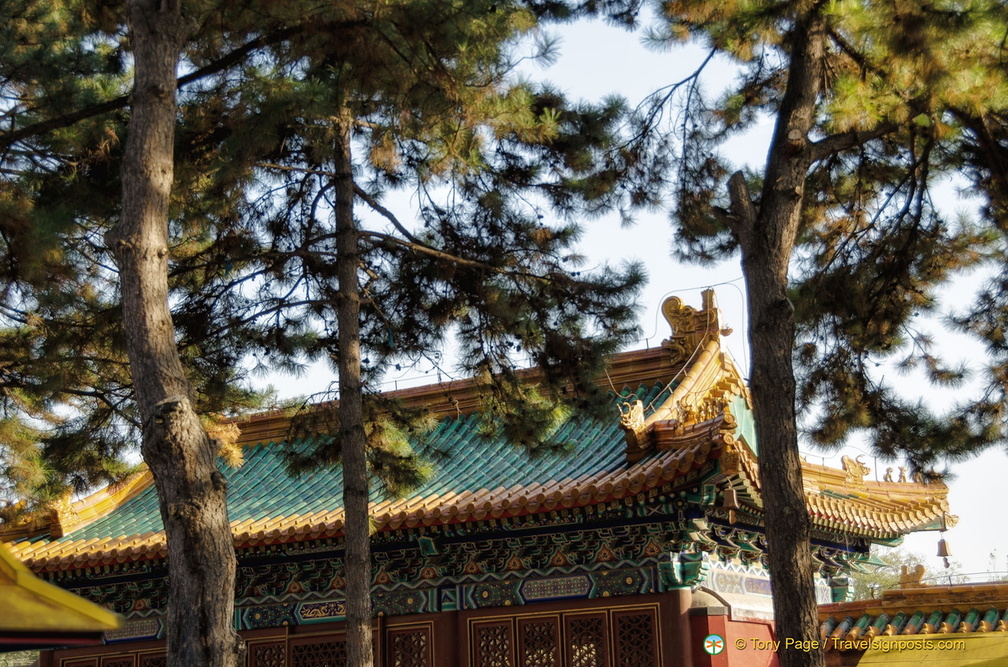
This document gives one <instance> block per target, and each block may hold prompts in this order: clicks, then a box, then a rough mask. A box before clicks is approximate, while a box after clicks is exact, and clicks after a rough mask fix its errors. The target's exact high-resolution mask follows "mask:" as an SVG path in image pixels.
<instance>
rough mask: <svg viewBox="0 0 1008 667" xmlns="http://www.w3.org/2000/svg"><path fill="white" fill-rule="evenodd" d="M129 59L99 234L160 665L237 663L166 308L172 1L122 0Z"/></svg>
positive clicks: (211, 458) (225, 525)
mask: <svg viewBox="0 0 1008 667" xmlns="http://www.w3.org/2000/svg"><path fill="white" fill-rule="evenodd" d="M128 20H129V28H130V41H131V45H132V50H133V56H134V67H135V74H134V77H135V78H134V84H133V93H132V95H131V112H130V122H129V135H128V138H127V141H126V147H125V154H124V157H123V169H122V181H123V194H122V214H121V218H120V221H119V224H118V226H117V227H116V228H115V229H114V230H112V231H111V232H110V233H109V235H108V243H109V246H110V248H111V250H112V252H113V254H114V255H115V258H116V262H117V264H118V265H119V278H120V285H121V291H122V311H123V327H124V330H125V334H126V349H127V352H128V354H129V359H130V368H131V372H132V375H133V387H134V391H135V397H136V401H137V406H138V408H139V411H140V416H141V419H142V424H143V444H142V452H143V456H144V460H145V461H146V462H147V465H148V466H149V467H150V469H151V472H152V473H153V475H154V482H155V485H156V487H157V491H158V502H159V506H160V510H161V518H162V520H163V522H164V527H165V534H166V536H167V541H168V574H169V577H168V579H169V589H168V617H167V644H168V664H170V665H208V666H214V667H216V666H221V667H236V666H237V665H238V663H239V658H240V657H241V651H242V641H241V639H240V638H239V637H238V635H237V633H236V632H235V631H234V628H233V618H234V580H235V552H234V544H233V541H232V538H231V529H230V525H229V521H228V515H227V504H226V489H225V484H224V478H223V476H222V475H221V474H220V473H219V472H218V470H217V465H216V463H217V452H216V448H215V447H214V445H213V443H212V442H211V440H210V438H209V437H208V436H207V434H206V431H204V429H203V427H202V425H201V424H200V421H199V418H198V417H197V415H196V412H195V410H194V409H193V406H192V403H191V401H190V387H189V383H188V381H187V379H186V375H185V372H184V370H183V367H182V362H181V359H180V358H179V354H178V348H177V346H176V342H175V327H174V324H173V322H172V318H171V311H170V310H169V307H168V204H169V197H170V194H171V187H172V179H173V170H174V158H173V150H174V131H175V116H176V106H177V105H176V101H175V78H176V69H177V65H178V60H179V53H180V50H181V47H182V44H183V42H184V40H185V38H186V33H187V23H186V21H185V19H184V18H183V17H182V15H181V11H180V7H179V3H178V2H177V1H173V0H130V2H129V6H128Z"/></svg>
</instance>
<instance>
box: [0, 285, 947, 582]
mask: <svg viewBox="0 0 1008 667" xmlns="http://www.w3.org/2000/svg"><path fill="white" fill-rule="evenodd" d="M663 312H664V314H665V316H666V319H668V321H669V323H670V325H671V326H672V330H673V333H672V336H671V337H670V338H669V339H668V340H666V341H665V342H664V343H663V345H662V347H661V348H657V349H650V350H638V351H635V352H627V353H623V354H620V355H617V356H616V357H615V358H614V359H613V360H612V363H611V366H610V370H609V372H608V376H607V378H604V379H603V380H602V381H603V382H605V386H609V387H611V388H612V389H613V390H614V391H615V393H616V397H615V400H614V403H615V405H614V407H613V409H612V411H611V412H608V413H606V414H600V415H598V417H597V418H596V419H593V420H580V421H576V420H569V421H568V422H566V423H565V424H563V425H562V427H561V429H560V431H559V432H558V433H557V437H558V438H559V439H560V440H563V441H566V442H569V443H570V444H571V446H572V450H571V451H570V452H568V453H565V454H562V455H560V454H552V455H546V456H541V457H538V458H534V459H530V458H529V457H528V456H527V455H526V454H525V453H524V452H523V451H522V450H521V449H520V448H518V447H515V446H513V445H511V444H510V443H507V442H505V441H503V440H500V439H490V438H487V437H485V436H484V435H480V434H479V424H478V421H479V416H478V415H476V414H474V410H475V409H476V407H477V400H476V399H477V397H476V390H475V384H474V383H473V382H472V381H462V382H453V383H443V384H437V385H430V386H426V387H419V388H414V389H408V390H402V391H397V392H390V393H389V394H388V396H389V397H390V398H394V399H397V400H399V401H402V402H403V403H405V404H407V405H423V406H425V407H427V408H428V409H429V410H431V411H432V412H433V413H434V414H436V415H439V416H440V422H439V423H438V425H437V427H436V429H435V431H434V432H433V433H432V434H431V435H430V436H429V441H430V444H431V445H432V446H433V447H434V448H435V449H437V450H439V451H442V452H444V453H445V454H446V456H445V457H444V458H443V459H441V458H439V459H437V460H435V461H434V465H435V470H434V474H433V475H432V476H431V478H430V479H429V481H428V482H427V483H426V484H424V485H423V486H422V487H420V488H419V489H417V490H416V491H415V492H414V493H412V494H411V495H410V496H409V497H407V498H402V499H387V498H383V497H381V496H380V495H378V494H377V493H375V494H373V495H372V498H371V510H370V511H371V515H372V517H373V520H374V523H375V527H376V529H377V530H379V531H384V530H397V529H406V528H420V527H424V526H436V525H443V524H457V523H471V522H482V521H488V520H493V519H500V518H507V517H515V516H522V515H528V514H536V513H542V512H550V511H555V510H559V509H565V508H572V507H584V506H591V505H600V504H603V503H610V502H614V501H621V500H623V499H626V498H630V497H634V496H640V495H642V494H647V493H649V492H652V491H654V490H656V489H660V488H677V487H681V486H684V485H686V484H696V483H697V480H696V479H695V478H696V475H695V474H692V473H693V471H696V470H698V469H700V468H705V470H707V471H708V472H707V473H706V474H710V475H713V479H716V481H717V483H718V484H719V485H721V486H722V487H723V488H727V487H731V488H733V489H735V490H736V491H737V493H738V496H739V499H740V501H741V504H742V509H743V510H744V511H746V512H748V513H749V515H750V516H753V517H756V518H757V519H758V518H759V517H760V516H761V515H762V495H761V493H760V484H759V476H758V465H759V463H758V445H757V442H756V438H755V431H754V427H753V424H752V418H751V413H750V402H751V401H750V397H749V393H748V389H747V388H746V386H745V383H744V381H743V379H742V374H741V372H740V371H739V369H738V367H737V366H736V365H735V363H734V362H733V361H732V359H731V357H730V355H729V354H728V353H727V352H726V351H725V350H723V349H722V347H721V336H722V335H724V334H726V333H728V330H726V329H723V328H722V327H721V325H720V319H719V313H718V311H717V307H716V304H715V303H714V298H713V293H712V292H707V293H705V295H704V305H703V308H701V309H693V308H691V307H689V306H686V305H684V304H683V303H682V302H681V301H680V300H678V299H670V300H669V301H667V302H666V304H665V305H664V306H663ZM528 378H529V379H530V380H532V381H534V378H535V374H534V371H530V372H529V373H528ZM610 383H611V384H610ZM617 408H619V410H617ZM238 426H239V427H240V428H241V436H240V439H239V443H240V444H242V445H243V446H244V447H245V462H244V464H243V465H242V466H241V467H240V468H230V467H227V466H222V468H221V470H222V473H223V474H224V476H225V478H226V479H227V482H228V488H229V493H228V497H229V500H228V511H229V516H230V518H231V526H232V533H233V535H234V542H235V546H236V547H237V548H245V547H255V546H261V545H268V544H275V543H288V542H299V541H305V540H314V539H322V538H330V537H336V536H339V535H341V534H342V530H343V509H342V499H341V493H342V475H341V472H340V470H339V469H338V468H337V469H333V470H324V471H319V472H316V473H313V474H308V475H304V476H301V477H290V476H288V475H287V474H286V472H285V467H284V460H283V455H282V449H283V447H281V446H279V443H281V442H282V441H284V439H285V438H286V436H287V434H288V431H289V428H290V418H289V416H288V415H287V414H285V413H279V412H277V413H266V414H259V415H254V416H252V417H249V418H246V419H243V420H240V421H239V422H238ZM711 466H713V467H711ZM858 466H860V467H858ZM845 467H846V468H847V469H846V470H836V469H832V468H827V467H825V466H819V465H815V464H810V463H807V462H806V463H803V471H804V475H805V491H806V497H807V499H808V505H809V512H810V515H811V517H812V519H813V526H814V527H815V528H817V529H818V530H820V531H826V532H829V533H833V534H845V535H854V536H860V537H865V538H868V539H874V540H891V539H894V538H898V537H899V536H901V535H903V534H905V533H908V532H910V531H914V530H925V529H934V528H938V527H939V526H940V525H941V522H942V521H943V518H944V520H945V521H946V524H948V523H949V522H950V519H949V517H947V515H946V513H947V511H948V504H947V500H946V495H947V491H948V489H947V487H945V485H944V484H941V483H931V484H923V483H917V482H915V481H910V482H905V481H904V482H889V481H882V482H877V481H867V480H865V479H864V477H865V476H866V474H867V472H866V471H867V468H865V467H864V466H863V465H861V464H859V463H857V462H856V461H854V460H853V459H851V460H850V465H847V462H846V461H845ZM0 539H3V540H17V541H16V542H15V543H13V544H11V548H12V549H13V550H14V551H15V553H16V554H17V555H18V557H19V558H21V559H22V560H24V561H25V562H26V563H28V564H29V565H30V566H31V567H32V568H33V569H35V570H36V571H55V570H73V569H80V568H89V567H95V566H99V565H106V564H113V563H121V562H129V561H136V560H145V559H152V558H164V557H165V556H166V555H167V549H166V546H165V538H164V532H163V530H162V526H161V520H160V514H159V511H158V505H157V498H156V495H155V490H154V486H153V483H152V478H151V476H150V473H148V472H144V473H142V474H140V475H138V476H137V477H135V478H134V479H132V480H130V481H129V482H127V484H126V485H124V486H123V487H120V488H118V489H106V490H103V491H99V492H98V493H96V494H94V495H92V496H90V497H88V498H85V499H83V500H80V501H78V502H76V503H66V504H65V505H64V506H62V507H57V508H55V509H54V510H53V512H52V513H51V514H50V515H49V516H48V517H37V518H36V519H35V520H33V521H28V522H25V523H22V524H20V525H13V526H3V525H0Z"/></svg>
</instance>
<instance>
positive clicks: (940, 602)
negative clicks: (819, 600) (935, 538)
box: [819, 582, 1008, 650]
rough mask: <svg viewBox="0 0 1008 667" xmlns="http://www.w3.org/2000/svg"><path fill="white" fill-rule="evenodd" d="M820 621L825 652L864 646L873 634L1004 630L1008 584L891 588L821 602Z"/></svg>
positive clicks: (1007, 626)
mask: <svg viewBox="0 0 1008 667" xmlns="http://www.w3.org/2000/svg"><path fill="white" fill-rule="evenodd" d="M819 621H820V628H819V632H820V637H821V638H822V640H823V642H824V646H826V648H827V650H844V649H847V650H858V649H860V650H864V641H865V640H871V639H873V638H875V637H901V636H910V635H914V636H916V635H935V634H951V633H961V634H970V633H984V632H998V633H1004V632H1008V582H996V583H986V584H954V585H948V586H940V585H931V586H927V585H920V584H917V585H916V586H914V587H912V588H894V589H892V590H888V591H884V592H883V593H882V597H881V598H878V599H873V600H855V601H853V602H839V603H834V604H825V605H820V606H819ZM834 640H835V641H834ZM845 642H849V643H845ZM858 642H861V643H858Z"/></svg>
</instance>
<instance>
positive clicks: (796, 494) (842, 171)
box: [645, 0, 1008, 665]
mask: <svg viewBox="0 0 1008 667" xmlns="http://www.w3.org/2000/svg"><path fill="white" fill-rule="evenodd" d="M661 12H662V16H663V17H665V19H667V23H666V24H664V25H663V26H662V27H661V29H660V30H659V31H658V32H657V34H656V35H655V37H658V38H660V39H661V40H662V41H677V40H683V39H696V40H698V41H700V42H702V43H704V44H706V45H707V46H708V47H709V49H710V53H711V58H713V57H714V56H720V57H724V58H728V59H729V60H730V61H731V62H733V63H734V64H736V65H737V67H738V72H739V74H738V78H737V79H736V80H735V81H734V82H732V83H730V84H729V85H728V86H727V87H726V90H725V92H724V93H723V94H721V95H720V96H719V97H717V98H716V99H714V100H709V99H707V96H705V95H704V92H703V90H702V86H701V85H700V83H699V82H700V80H701V77H702V75H703V67H701V69H700V70H698V71H697V72H695V73H694V74H693V75H692V76H691V77H688V78H687V79H686V80H685V81H683V82H682V83H681V84H680V85H679V86H677V87H674V88H673V89H672V91H671V94H670V93H668V92H666V93H665V94H664V95H663V96H662V97H661V98H659V99H658V100H657V102H658V103H665V102H667V101H668V100H669V99H670V97H673V96H674V95H675V94H676V93H679V94H681V97H680V98H679V99H680V100H681V101H682V103H683V112H682V115H681V116H679V117H678V119H679V121H680V123H679V124H678V125H677V128H676V131H677V132H678V137H679V139H681V140H682V144H681V145H682V151H681V153H680V154H679V156H678V162H677V164H676V165H674V167H675V173H676V176H677V177H678V180H677V182H676V184H675V188H674V190H675V217H676V221H677V223H678V240H679V253H680V255H681V256H683V257H685V258H687V259H693V260H699V261H709V260H711V259H715V258H717V257H720V256H724V255H725V254H729V253H732V252H734V251H736V250H739V251H740V252H741V255H742V267H743V273H744V275H745V279H746V284H747V288H748V298H749V306H748V307H749V322H750V331H749V334H750V336H749V342H750V346H751V349H752V355H753V360H752V368H751V378H750V386H751V389H752V391H753V397H754V412H755V420H756V425H757V430H758V433H759V437H760V443H759V446H760V460H761V466H760V476H761V482H762V484H763V489H764V499H765V502H766V507H767V513H766V529H767V537H768V545H769V553H768V555H769V567H770V573H771V578H772V580H773V582H774V609H775V616H776V620H777V633H778V635H779V636H783V637H788V638H795V639H797V640H808V641H814V640H816V639H817V636H818V635H817V630H816V626H817V615H816V604H815V597H814V593H813V589H812V582H813V569H812V561H811V557H810V554H809V548H808V541H809V536H810V526H809V519H808V514H807V511H806V509H805V504H804V497H803V492H802V481H801V468H800V460H799V457H798V429H797V426H798V423H797V418H798V412H797V408H798V407H799V403H798V399H799V398H800V399H802V403H801V407H803V408H814V410H818V411H821V412H820V413H819V415H821V419H820V420H819V422H818V424H815V425H814V428H813V431H812V432H813V436H814V437H815V438H816V439H817V440H819V441H820V442H824V443H835V442H837V441H839V440H840V439H842V438H843V437H844V436H846V434H847V433H848V432H849V431H850V430H851V429H852V428H859V429H866V430H868V431H871V432H872V434H873V436H874V438H875V443H876V445H877V446H878V448H879V450H880V451H881V452H882V453H883V454H890V455H891V454H893V453H894V452H903V453H905V454H907V455H909V456H910V457H911V459H912V460H916V461H918V462H922V461H923V462H926V461H927V460H928V458H927V455H925V454H923V453H922V452H925V451H941V450H940V448H938V447H936V446H935V443H938V442H942V438H947V440H946V441H945V443H944V444H946V445H951V447H947V448H946V450H945V451H946V452H947V453H953V454H954V453H957V452H959V453H962V452H966V451H975V450H976V448H978V447H982V446H985V445H987V444H989V443H990V442H991V432H990V431H989V429H984V428H983V427H982V424H979V423H978V422H980V421H984V420H983V419H980V420H973V421H972V422H971V419H970V417H969V416H968V415H966V414H965V413H962V414H960V415H959V417H958V418H956V419H953V420H951V421H950V420H948V419H944V420H943V419H941V418H938V417H935V416H933V415H931V414H929V413H928V411H927V410H925V409H924V408H923V407H922V406H920V405H917V404H914V403H912V402H909V401H905V400H900V399H899V397H898V395H896V394H895V393H894V392H893V391H892V389H891V388H888V387H885V386H884V385H882V384H881V383H880V382H879V381H878V380H877V379H876V378H875V377H874V376H873V374H872V371H873V367H874V366H875V363H874V360H875V359H878V358H887V357H890V356H891V355H893V354H895V353H896V351H898V350H902V351H903V352H904V353H905V354H907V360H906V361H905V362H904V365H905V366H912V365H915V364H916V365H921V366H923V367H925V368H926V369H927V370H928V372H929V373H930V375H931V377H932V379H933V380H935V381H939V382H946V383H949V382H954V381H956V380H957V379H958V378H959V377H960V376H961V373H960V372H959V371H958V370H957V369H949V368H945V367H944V366H943V365H942V363H941V361H940V359H938V357H937V356H936V355H935V353H934V351H933V350H929V349H927V348H926V346H921V347H918V349H917V350H914V349H909V350H908V349H907V347H908V346H907V345H905V343H906V332H907V331H908V330H911V327H910V324H911V318H912V317H913V316H914V314H915V313H918V312H920V311H923V310H927V309H931V308H933V307H934V305H935V304H934V299H933V295H934V292H935V289H936V286H937V285H940V284H941V283H942V281H943V280H945V279H946V278H947V277H948V276H949V275H950V274H951V273H952V272H954V271H956V270H958V269H960V268H963V267H967V266H970V265H971V264H973V263H975V262H977V261H979V260H980V259H982V256H983V247H984V244H986V243H987V242H988V241H989V240H990V237H991V235H990V232H989V231H985V230H984V229H983V228H982V227H981V228H980V229H978V230H974V229H972V228H970V226H969V225H962V224H959V222H958V221H956V220H950V219H948V218H947V217H946V216H945V215H944V214H943V212H942V211H940V210H938V209H937V208H936V207H935V206H934V205H933V202H932V200H931V195H930V188H931V185H932V184H933V183H934V181H935V179H936V178H938V177H939V176H940V175H942V174H945V173H949V172H952V171H955V170H956V169H957V168H958V167H959V166H960V165H961V164H963V160H964V152H963V148H964V145H965V144H968V143H970V142H974V141H977V136H978V135H977V134H976V133H975V128H972V127H970V125H969V123H967V122H964V121H963V120H962V118H961V117H960V115H959V113H958V111H957V110H962V109H967V110H969V111H968V112H967V113H968V114H969V115H972V116H974V117H985V114H987V113H989V112H990V111H992V110H995V111H997V112H998V113H1002V112H1003V109H1004V108H1005V105H1004V102H1005V97H1004V93H1005V91H1008V88H1006V85H1005V78H1004V74H1005V72H1004V67H1003V59H1001V57H1000V55H999V46H998V45H999V44H1000V43H1001V40H1002V37H1003V34H1004V29H1005V23H1004V21H1005V17H1004V15H1003V12H1002V11H1001V9H1000V8H999V7H997V3H990V2H967V3H955V4H952V3H945V4H939V5H935V4H928V5H918V4H916V3H895V4H891V5H886V6H881V5H876V4H871V3H868V4H865V3H860V4H858V3H755V4H753V3H732V2H729V3H720V2H719V3H711V2H692V1H688V0H679V1H675V2H668V3H663V4H662V5H661ZM999 35H1000V36H1001V37H999ZM710 60H711V59H708V60H707V61H706V62H705V65H706V63H708V62H710ZM999 105H1000V106H999ZM657 110H658V107H655V108H653V109H652V110H651V112H650V114H649V115H648V116H647V117H646V118H645V120H648V119H654V118H658V117H659V114H658V113H657ZM767 114H768V115H771V116H772V117H774V118H775V119H776V127H775V130H774V133H773V136H772V139H771V143H770V146H769V150H768V154H767V158H766V161H765V163H764V165H763V167H762V168H761V169H760V170H759V171H757V172H754V173H745V172H742V171H737V170H735V169H733V168H732V166H731V165H730V164H729V163H728V162H727V161H726V160H725V159H724V158H723V157H721V156H720V155H719V154H718V148H719V146H720V145H721V144H722V143H723V142H724V141H726V140H727V139H728V138H730V137H732V136H736V135H738V134H740V133H742V132H744V131H745V130H746V129H748V128H749V127H751V126H752V124H753V122H754V121H755V120H757V119H759V118H760V117H761V116H763V115H767ZM915 342H917V343H921V344H922V343H924V342H925V341H924V340H923V339H921V338H918V339H917V340H916V341H915ZM796 343H797V347H796ZM921 350H923V353H920V351H921ZM795 351H797V353H796V354H795ZM793 355H794V356H793ZM795 361H797V362H798V363H799V364H800V368H802V369H804V371H805V374H804V375H802V376H800V377H796V374H795V368H794V363H795ZM974 414H975V413H974ZM806 415H808V417H809V419H810V420H812V421H814V420H815V418H816V415H813V414H810V413H808V412H807V413H806ZM987 423H988V424H989V423H990V422H989V421H988V422H987ZM929 448H930V449H929ZM932 460H933V457H932ZM780 657H781V664H782V665H816V664H822V656H821V654H818V653H815V652H811V653H806V652H799V651H784V652H782V653H781V654H780Z"/></svg>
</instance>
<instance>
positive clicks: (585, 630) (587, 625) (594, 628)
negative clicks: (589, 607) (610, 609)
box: [564, 613, 609, 667]
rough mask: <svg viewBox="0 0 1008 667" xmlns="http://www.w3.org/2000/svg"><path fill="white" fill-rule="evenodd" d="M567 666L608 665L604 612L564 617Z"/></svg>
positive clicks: (588, 666)
mask: <svg viewBox="0 0 1008 667" xmlns="http://www.w3.org/2000/svg"><path fill="white" fill-rule="evenodd" d="M564 624H565V636H566V644H567V664H568V665H569V667H609V642H608V639H607V638H608V635H609V629H608V624H607V623H606V615H605V613H601V614H584V615H581V614H579V615H577V616H567V617H566V618H565V619H564Z"/></svg>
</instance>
